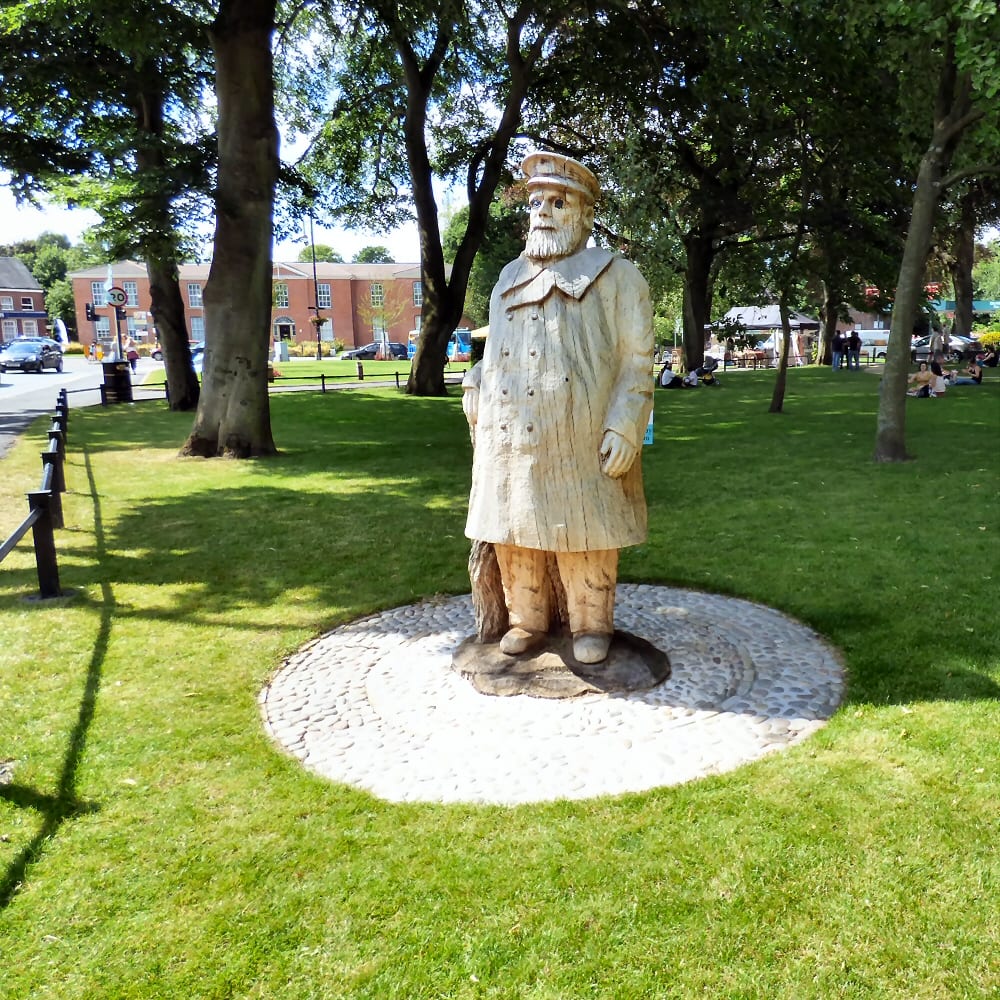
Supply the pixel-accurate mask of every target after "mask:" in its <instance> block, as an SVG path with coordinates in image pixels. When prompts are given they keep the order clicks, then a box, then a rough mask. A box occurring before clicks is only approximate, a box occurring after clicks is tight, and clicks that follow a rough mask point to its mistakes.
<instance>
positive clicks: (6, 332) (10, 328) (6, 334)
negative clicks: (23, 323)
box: [3, 319, 17, 340]
mask: <svg viewBox="0 0 1000 1000" xmlns="http://www.w3.org/2000/svg"><path fill="white" fill-rule="evenodd" d="M16 336H17V320H13V319H5V320H4V321H3V339H4V340H13V339H14V338H15V337H16Z"/></svg>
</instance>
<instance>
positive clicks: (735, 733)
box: [260, 584, 844, 805]
mask: <svg viewBox="0 0 1000 1000" xmlns="http://www.w3.org/2000/svg"><path fill="white" fill-rule="evenodd" d="M615 623H616V625H617V626H618V627H619V628H622V629H626V630H628V631H629V632H632V633H634V634H635V635H639V636H642V637H643V638H645V639H648V640H649V641H650V642H652V643H653V644H654V645H656V646H657V647H659V648H660V649H662V650H664V651H665V652H667V653H668V654H669V656H670V663H671V666H672V671H673V672H672V675H671V677H670V678H669V679H668V680H666V681H664V682H663V683H662V684H660V685H659V686H658V687H655V688H653V689H652V690H649V691H641V692H637V693H633V694H628V695H600V694H593V695H583V696H581V697H578V698H574V699H570V700H565V701H552V700H547V699H540V698H531V697H529V696H526V695H514V696H511V697H506V698H503V697H493V696H490V695H483V694H479V693H478V692H477V691H476V690H475V689H474V688H473V687H472V685H471V684H470V683H469V682H468V681H467V680H465V679H464V678H462V677H460V676H459V675H458V674H457V673H456V672H454V671H453V670H452V669H451V656H452V652H453V650H454V648H455V646H457V645H458V643H459V642H461V641H462V639H464V638H466V636H468V635H471V634H472V633H473V632H474V631H475V622H474V618H473V612H472V602H471V599H470V598H469V596H468V595H465V596H462V597H452V598H444V599H441V600H437V601H426V602H422V603H420V604H413V605H409V606H407V607H403V608H393V609H391V610H389V611H384V612H382V613H381V614H378V615H373V616H371V617H369V618H365V619H362V620H359V621H355V622H351V623H350V624H348V625H345V626H343V627H341V628H338V629H335V630H334V631H332V632H330V633H328V634H327V635H324V636H322V637H321V638H319V639H317V640H316V641H315V642H312V643H310V644H309V645H308V646H306V647H304V648H303V649H301V650H299V652H297V653H296V654H295V655H293V656H291V657H290V658H289V659H288V660H287V661H286V662H285V663H284V664H283V665H282V667H281V669H280V670H279V671H278V673H277V675H276V676H275V677H274V679H273V681H272V682H271V683H270V684H269V685H268V686H267V687H266V688H265V689H264V690H263V691H262V692H261V695H260V702H261V709H262V712H263V716H264V722H265V725H266V727H267V729H268V731H269V733H270V734H271V736H272V737H273V738H274V740H275V741H276V742H277V743H279V744H280V745H281V746H282V747H284V748H285V749H286V750H287V751H288V752H289V753H291V754H292V755H293V756H295V757H297V758H298V759H299V760H301V761H302V763H303V764H304V765H305V766H306V767H308V768H310V769H311V770H313V771H315V772H316V773H318V774H321V775H324V776H325V777H327V778H330V779H333V780H335V781H342V782H346V783H347V784H351V785H355V786H357V787H359V788H364V789H367V790H368V791H370V792H372V793H373V794H375V795H377V796H379V797H380V798H383V799H387V800H389V801H393V802H403V801H418V802H482V803H498V804H507V805H513V804H517V803H522V802H541V801H546V800H552V799H580V798H588V797H591V796H595V795H607V794H615V793H621V792H628V791H642V790H645V789H648V788H654V787H657V786H661V785H674V784H679V783H681V782H684V781H690V780H692V779H694V778H699V777H703V776H705V775H709V774H718V773H720V772H722V771H728V770H731V769H732V768H735V767H738V766H739V765H741V764H743V763H746V762H747V761H752V760H756V759H757V758H759V757H762V756H763V755H764V754H766V753H770V752H772V751H774V750H777V749H780V748H782V747H785V746H788V745H790V744H793V743H796V742H798V741H800V740H802V739H804V738H806V737H807V736H808V735H810V734H811V733H813V732H815V731H816V730H817V729H818V728H819V727H820V726H822V725H823V724H824V722H825V721H826V720H827V719H828V718H829V717H830V715H831V714H832V713H833V712H834V710H835V709H836V708H837V706H838V705H839V704H840V701H841V698H842V697H843V691H844V669H843V665H842V663H841V661H840V658H839V656H838V655H837V653H836V651H835V650H834V649H833V648H832V647H831V646H830V645H829V644H828V643H827V642H825V641H824V640H823V639H822V638H821V637H820V636H819V635H817V634H816V633H815V632H814V631H812V630H811V629H809V628H806V627H805V626H804V625H802V624H801V623H799V622H796V621H793V620H792V619H790V618H788V617H786V616H785V615H782V614H779V613H778V612H777V611H774V610H772V609H771V608H766V607H763V606H761V605H758V604H752V603H750V602H748V601H741V600H737V599H735V598H730V597H720V596H717V595H713V594H701V593H697V592H694V591H689V590H677V589H674V588H670V587H656V586H648V585H640V584H621V585H619V587H618V592H617V602H616V605H615Z"/></svg>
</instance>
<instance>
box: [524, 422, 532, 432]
mask: <svg viewBox="0 0 1000 1000" xmlns="http://www.w3.org/2000/svg"><path fill="white" fill-rule="evenodd" d="M524 429H525V430H526V431H528V432H529V433H530V432H531V431H533V430H534V429H535V425H534V424H528V426H527V427H525V428H524Z"/></svg>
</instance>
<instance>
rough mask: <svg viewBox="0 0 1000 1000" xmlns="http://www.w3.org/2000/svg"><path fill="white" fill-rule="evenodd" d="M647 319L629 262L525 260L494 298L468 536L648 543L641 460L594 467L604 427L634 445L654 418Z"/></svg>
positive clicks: (564, 543)
mask: <svg viewBox="0 0 1000 1000" xmlns="http://www.w3.org/2000/svg"><path fill="white" fill-rule="evenodd" d="M652 355H653V324H652V311H651V308H650V303H649V288H648V286H647V285H646V282H645V280H644V279H643V278H642V276H641V275H640V274H639V272H638V270H637V269H636V268H635V266H634V265H633V264H631V263H629V261H627V260H625V259H623V258H621V257H616V256H614V255H613V254H611V253H609V252H608V251H606V250H600V249H588V250H582V251H580V252H579V253H577V254H574V255H573V256H571V257H567V258H564V259H562V260H559V261H556V262H554V263H552V264H549V265H547V266H542V265H539V264H537V263H535V262H533V261H531V260H530V259H529V258H527V257H526V256H524V255H522V256H521V257H519V258H518V259H517V260H515V261H513V262H511V263H510V264H508V265H507V266H506V267H505V268H504V269H503V271H502V272H501V274H500V279H499V281H498V282H497V285H496V288H494V290H493V294H492V296H491V299H490V326H489V335H488V336H487V338H486V349H485V353H484V356H483V360H482V362H481V363H480V364H479V365H477V366H476V368H475V369H473V371H472V372H470V374H469V376H468V377H467V382H466V384H467V385H469V386H472V387H475V386H476V385H478V387H479V409H478V422H477V423H476V427H475V457H474V459H473V467H472V494H471V497H470V501H469V517H468V521H467V523H466V529H465V533H466V535H468V536H469V537H470V538H474V539H479V540H481V541H486V542H498V543H503V544H510V545H519V546H522V547H524V548H532V549H543V550H545V551H551V552H580V551H587V550H592V549H613V548H620V547H621V546H623V545H635V544H637V543H639V542H641V541H643V540H644V539H645V537H646V500H645V497H644V496H643V492H642V469H641V462H640V457H639V455H637V457H636V460H635V462H634V464H633V465H632V467H631V468H630V469H629V471H628V472H627V473H626V474H625V475H624V476H623V477H622V478H620V479H611V478H609V477H608V476H606V475H605V474H604V473H603V472H602V471H601V467H600V454H599V452H600V446H601V440H602V438H603V437H604V433H605V431H606V430H614V431H617V432H618V433H619V434H621V435H622V437H624V438H625V439H626V440H628V441H629V442H630V443H631V444H632V445H634V446H635V447H636V448H637V449H641V447H642V439H643V435H644V433H645V429H646V423H647V421H648V419H649V414H650V411H651V409H652V405H653V404H652V396H653V392H652V390H653V379H652V375H651V366H652Z"/></svg>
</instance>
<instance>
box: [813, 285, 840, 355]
mask: <svg viewBox="0 0 1000 1000" xmlns="http://www.w3.org/2000/svg"><path fill="white" fill-rule="evenodd" d="M820 315H821V316H822V318H823V322H822V324H821V325H820V328H819V343H818V344H817V345H816V364H818V365H831V364H833V349H832V347H831V344H832V343H833V334H834V332H835V331H836V329H837V318H838V316H839V315H840V296H839V295H838V294H837V293H836V292H835V291H834V286H833V284H832V283H831V282H828V281H824V282H823V306H822V308H821V310H820Z"/></svg>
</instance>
